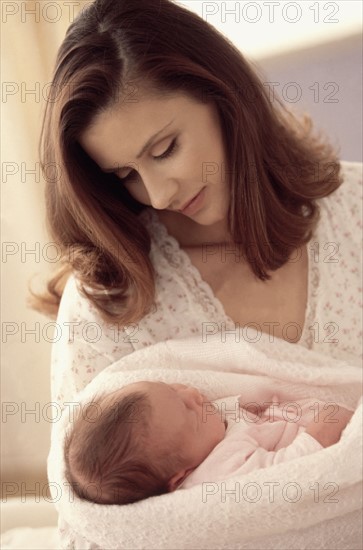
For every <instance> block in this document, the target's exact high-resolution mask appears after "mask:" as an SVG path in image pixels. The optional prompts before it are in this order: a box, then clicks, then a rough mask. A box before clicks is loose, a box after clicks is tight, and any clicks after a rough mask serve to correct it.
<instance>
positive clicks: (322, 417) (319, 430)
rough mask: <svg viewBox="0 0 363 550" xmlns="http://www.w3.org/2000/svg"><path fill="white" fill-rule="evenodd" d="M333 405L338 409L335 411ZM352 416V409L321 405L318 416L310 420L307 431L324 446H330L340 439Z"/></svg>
mask: <svg viewBox="0 0 363 550" xmlns="http://www.w3.org/2000/svg"><path fill="white" fill-rule="evenodd" d="M324 407H325V408H324ZM332 407H334V408H335V409H336V410H334V411H333V412H332V410H331V409H332ZM352 416H353V413H352V412H351V411H348V409H345V408H344V407H340V406H339V405H336V404H335V405H333V404H325V406H323V405H321V406H320V407H319V412H318V417H317V418H314V420H312V421H311V422H309V424H308V425H307V427H306V433H307V434H309V435H311V436H312V437H313V438H314V439H316V440H317V441H318V442H319V443H320V444H321V445H322V446H323V447H330V445H334V444H335V443H337V442H338V441H339V439H340V436H341V434H342V431H343V430H344V428H345V427H346V426H347V424H348V422H349V420H350V419H351V418H352Z"/></svg>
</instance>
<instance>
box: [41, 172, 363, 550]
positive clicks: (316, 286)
mask: <svg viewBox="0 0 363 550" xmlns="http://www.w3.org/2000/svg"><path fill="white" fill-rule="evenodd" d="M342 171H343V176H344V182H343V184H342V185H341V186H340V187H339V188H338V189H337V190H336V191H335V192H334V193H333V194H331V195H329V196H328V197H325V198H323V199H320V200H318V204H319V205H320V208H321V218H320V221H319V223H318V227H317V229H316V231H315V233H314V235H313V237H312V239H311V240H310V242H309V243H308V258H309V286H308V303H307V309H306V316H305V324H304V327H303V330H302V334H301V339H300V340H299V342H298V344H291V345H295V346H297V345H302V346H304V347H306V348H308V349H314V350H315V351H319V352H321V353H323V354H325V355H327V357H330V356H331V357H335V358H339V359H349V358H352V360H354V363H355V364H356V363H357V358H361V357H362V343H361V342H362V268H361V266H362V164H361V163H351V162H342ZM140 218H141V219H142V220H143V222H144V223H145V224H146V226H147V228H148V230H149V233H150V236H151V239H152V243H151V252H150V255H151V260H152V263H153V266H154V269H155V271H156V305H157V307H156V309H155V310H154V311H151V312H150V313H149V314H148V315H146V316H145V317H144V318H143V319H142V320H141V321H140V322H139V323H138V324H137V325H136V324H135V325H129V326H127V327H125V328H122V327H117V326H116V325H115V326H109V325H107V324H105V323H104V322H103V321H102V320H101V319H100V317H99V315H98V313H97V310H96V309H95V308H94V307H93V306H91V305H90V303H89V302H88V301H87V300H86V299H85V298H84V297H83V296H82V295H81V294H80V293H79V291H78V287H77V280H76V279H75V278H74V277H73V276H71V277H70V278H69V280H68V281H67V284H66V287H65V290H64V293H63V296H62V300H61V304H60V308H59V313H58V318H57V328H58V334H59V335H60V337H59V339H58V341H57V342H55V343H54V344H53V348H52V358H51V390H52V400H53V401H57V402H58V403H59V404H60V405H61V406H62V402H63V401H72V398H73V397H74V396H75V394H76V393H77V392H78V391H79V390H81V389H82V388H83V387H84V386H85V385H87V384H88V383H89V382H90V381H91V380H92V378H93V377H94V376H96V375H97V374H98V373H99V372H100V371H102V370H103V369H104V368H105V367H107V366H108V365H110V364H111V363H113V362H114V361H116V360H117V359H120V358H121V357H122V356H124V355H127V354H129V353H132V352H133V351H134V350H137V349H139V348H142V347H144V346H149V345H151V344H153V343H156V342H159V341H163V340H167V339H170V338H182V337H186V336H188V335H190V334H198V333H201V332H202V330H203V328H202V327H203V323H213V326H214V327H218V328H219V329H220V330H235V328H236V323H235V322H234V321H233V320H232V319H231V318H229V317H228V316H227V315H226V314H225V311H224V308H223V305H222V303H221V302H220V301H219V300H218V299H217V298H216V297H215V296H214V293H213V291H212V289H211V287H210V286H209V285H208V284H207V283H206V282H205V281H203V280H202V278H201V275H200V273H199V271H198V269H197V268H196V267H194V266H193V264H192V263H191V260H190V258H189V256H188V255H187V254H186V253H185V252H184V251H183V250H182V249H181V248H180V247H179V244H178V242H177V241H176V239H174V238H173V237H172V236H170V235H169V234H168V232H167V230H166V227H165V226H164V225H163V224H162V223H161V222H160V221H159V219H158V218H157V216H156V214H155V212H154V211H153V209H151V208H148V209H145V210H144V211H143V212H142V214H141V215H140ZM242 337H243V331H242ZM271 337H272V338H273V337H276V336H272V335H271ZM246 338H249V336H247V335H246ZM59 527H60V532H61V538H62V544H63V548H91V547H92V548H97V547H96V546H94V545H92V546H87V544H88V543H86V542H85V541H84V539H82V538H79V537H78V536H77V535H76V534H75V533H71V531H70V529H69V528H68V526H67V525H66V524H65V522H64V521H63V520H62V518H60V524H59Z"/></svg>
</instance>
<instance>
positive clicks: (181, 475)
mask: <svg viewBox="0 0 363 550" xmlns="http://www.w3.org/2000/svg"><path fill="white" fill-rule="evenodd" d="M194 469H195V468H188V469H187V470H185V469H184V470H180V471H179V472H177V473H176V474H174V475H173V476H172V477H171V478H170V479H169V481H168V487H169V492H170V493H171V492H172V491H175V489H177V488H178V486H179V485H180V484H181V483H182V482H183V481H184V479H185V478H186V477H187V476H188V475H189V474H190V473H192V471H193V470H194Z"/></svg>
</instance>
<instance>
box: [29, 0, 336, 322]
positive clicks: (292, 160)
mask: <svg viewBox="0 0 363 550" xmlns="http://www.w3.org/2000/svg"><path fill="white" fill-rule="evenodd" d="M171 30H172V34H171ZM139 84H141V85H142V87H143V88H145V89H146V90H147V92H148V93H150V95H152V96H157V97H160V98H165V97H167V95H168V94H170V95H177V94H187V95H188V96H190V97H191V98H193V99H195V100H196V101H199V102H204V103H206V102H214V103H215V105H216V106H217V108H218V113H219V117H220V124H221V130H222V136H223V141H224V145H225V150H226V165H227V167H228V168H227V170H226V172H227V174H229V181H228V182H227V184H228V185H229V191H230V205H229V215H228V223H229V229H230V232H231V234H232V235H233V236H234V240H235V243H238V246H240V247H241V252H242V254H243V255H244V257H245V259H246V261H248V262H249V263H250V266H251V269H252V270H253V272H254V273H255V275H256V276H257V277H258V278H259V279H261V280H263V281H264V280H268V279H270V276H269V274H268V271H274V270H276V269H278V268H279V267H281V266H283V265H284V264H285V263H286V262H287V261H288V259H289V257H290V256H291V254H292V252H293V251H294V250H295V249H296V248H298V247H300V246H302V245H303V244H304V243H306V242H308V241H309V240H310V238H311V236H312V231H313V229H314V227H315V226H316V224H317V222H318V219H319V206H318V204H316V202H315V201H316V199H319V198H322V197H325V196H327V195H329V194H330V193H332V192H333V191H335V190H336V189H337V188H338V187H339V185H340V184H341V181H342V180H341V176H340V164H339V161H338V158H337V154H336V151H335V150H334V149H333V148H332V146H331V145H330V144H329V143H328V141H327V139H326V138H322V137H321V136H320V135H318V136H315V135H313V132H312V122H311V119H310V118H309V117H308V116H307V115H303V116H302V118H301V119H300V118H298V117H297V116H296V115H295V114H293V113H292V112H291V111H289V110H287V109H286V108H285V107H284V105H283V102H282V101H281V100H280V99H279V98H278V97H277V96H276V95H275V97H274V101H273V102H271V100H270V98H269V95H268V91H267V88H266V87H265V86H264V84H263V82H262V79H261V77H260V76H259V75H258V70H257V69H255V68H252V66H251V65H250V64H249V63H248V62H247V61H246V59H245V58H244V57H243V55H242V54H241V52H240V51H239V50H238V49H237V48H236V47H235V46H234V45H233V44H232V43H231V42H230V41H229V40H228V39H227V38H225V37H224V36H223V35H222V34H221V33H219V32H218V31H217V30H216V29H215V28H214V27H213V26H211V25H210V24H208V23H207V22H206V21H204V20H203V19H202V18H200V17H199V16H197V15H196V14H194V13H192V12H190V11H189V10H188V9H186V8H184V7H182V6H180V5H178V4H176V3H174V2H172V1H170V0H135V1H132V2H130V1H129V0H117V1H116V2H115V1H114V0H96V1H95V2H94V3H93V4H91V5H90V6H89V7H87V8H86V9H84V10H83V11H82V12H81V13H80V14H79V15H78V17H77V18H76V19H75V20H74V21H73V22H72V24H71V25H70V27H69V29H68V31H67V34H66V37H65V39H64V41H63V43H62V45H61V46H60V49H59V52H58V56H57V61H56V67H55V72H54V76H53V80H52V86H51V90H52V92H53V94H52V100H51V101H48V102H47V105H46V108H45V112H44V121H43V127H42V133H41V139H40V160H41V166H42V170H43V174H44V177H45V180H46V190H45V197H46V210H47V227H48V230H49V233H50V236H51V237H52V239H53V241H54V242H56V243H57V244H58V246H59V247H60V248H61V251H62V259H61V264H60V266H59V269H58V271H57V272H56V273H54V274H53V275H52V277H51V279H50V280H49V282H48V285H47V292H45V293H44V294H43V295H36V294H35V293H34V292H32V291H31V294H32V296H33V298H32V299H31V305H32V307H34V309H37V310H40V311H42V312H44V313H46V314H48V315H50V316H51V317H55V316H56V314H57V311H58V306H59V302H60V298H61V295H62V292H63V289H64V286H65V283H66V280H67V278H68V276H69V274H70V273H71V272H74V273H75V274H76V276H77V278H78V279H79V281H80V283H81V291H82V293H83V294H84V295H85V296H87V297H88V298H89V300H91V302H92V303H93V304H94V305H95V307H96V308H97V309H98V311H99V313H100V315H101V317H102V318H103V319H104V320H105V321H107V322H110V323H114V322H115V321H118V322H120V323H126V324H127V323H131V322H137V321H139V320H140V319H141V318H142V317H143V316H144V315H146V314H147V313H148V312H149V311H150V309H151V307H152V306H153V304H154V296H155V285H154V275H155V274H154V269H153V266H152V264H151V260H150V257H149V252H150V236H149V234H148V231H147V229H146V227H145V226H144V225H143V224H142V223H141V221H140V220H139V218H138V214H139V213H140V212H141V211H142V210H143V209H144V208H145V206H144V205H142V204H140V203H138V202H137V201H135V200H134V199H133V198H132V197H131V195H130V194H129V193H128V192H127V190H126V189H125V188H124V187H123V186H122V185H121V184H120V181H119V179H118V178H117V176H116V175H114V174H105V173H104V172H102V171H101V170H100V168H99V167H98V166H97V164H96V163H95V162H94V161H92V159H91V158H89V156H88V155H87V154H86V153H85V152H84V150H83V149H82V147H81V146H80V144H79V140H80V136H81V135H82V133H83V132H84V131H85V130H86V129H87V128H89V127H90V125H91V124H92V121H93V120H94V118H95V117H96V116H97V115H98V114H99V113H101V112H103V111H105V110H106V109H108V108H110V107H112V106H113V105H115V104H116V102H118V101H122V100H125V101H127V100H128V99H130V97H131V96H132V93H131V96H130V92H132V90H133V86H134V87H135V86H136V88H137V86H138V85H139ZM131 100H132V99H131ZM125 139H127V136H126V135H125ZM251 245H253V246H251ZM105 290H106V292H105ZM108 291H113V292H108Z"/></svg>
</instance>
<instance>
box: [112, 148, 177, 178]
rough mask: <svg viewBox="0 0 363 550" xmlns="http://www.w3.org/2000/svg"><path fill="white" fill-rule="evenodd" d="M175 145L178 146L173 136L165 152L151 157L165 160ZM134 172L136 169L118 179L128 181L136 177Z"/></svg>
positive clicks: (174, 149)
mask: <svg viewBox="0 0 363 550" xmlns="http://www.w3.org/2000/svg"><path fill="white" fill-rule="evenodd" d="M177 147H178V143H177V139H176V138H175V139H173V141H172V142H171V144H170V146H169V147H168V149H167V150H166V151H165V153H163V154H162V155H159V156H158V157H152V158H153V159H154V160H156V161H161V160H165V159H167V158H169V157H171V155H172V154H173V153H174V152H175V151H176V149H177ZM136 174H137V172H136V170H132V171H131V172H130V173H129V174H127V176H125V177H123V178H120V180H121V181H130V180H132V179H135V178H136ZM137 175H138V174H137Z"/></svg>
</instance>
